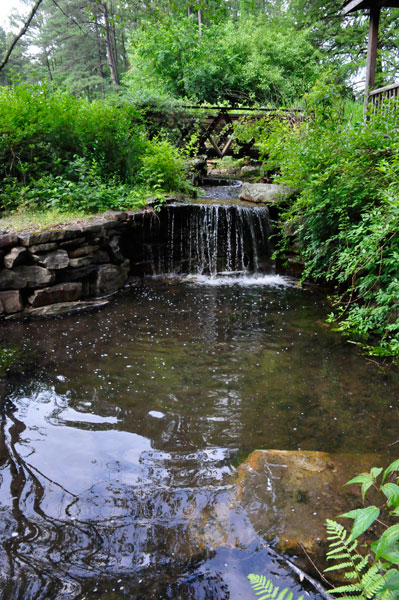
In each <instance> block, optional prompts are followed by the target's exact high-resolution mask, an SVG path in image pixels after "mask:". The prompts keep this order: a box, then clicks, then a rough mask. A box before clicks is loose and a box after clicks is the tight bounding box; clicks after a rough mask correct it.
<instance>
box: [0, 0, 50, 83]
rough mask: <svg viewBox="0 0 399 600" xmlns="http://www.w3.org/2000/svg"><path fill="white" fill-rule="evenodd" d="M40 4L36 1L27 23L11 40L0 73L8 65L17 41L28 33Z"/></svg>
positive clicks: (0, 66) (38, 0)
mask: <svg viewBox="0 0 399 600" xmlns="http://www.w3.org/2000/svg"><path fill="white" fill-rule="evenodd" d="M41 3H42V0H36V2H35V4H34V6H33V8H32V10H31V12H30V15H29V17H28V19H27V21H26V22H25V24H24V26H23V27H22V29H21V31H20V32H19V33H17V35H16V36H15V38H14V39H13V41H12V43H11V45H10V47H9V48H8V50H7V52H6V54H5V56H4V58H3V60H2V62H1V63H0V71H1V70H2V69H4V67H5V66H6V64H7V63H8V60H9V58H10V56H11V53H12V51H13V50H14V48H15V46H16V45H17V43H18V41H19V40H20V39H21V37H22V36H23V35H24V34H25V33H26V32H27V31H28V27H29V25H30V24H31V22H32V19H33V17H34V16H35V14H36V12H37V9H38V8H39V6H40V4H41Z"/></svg>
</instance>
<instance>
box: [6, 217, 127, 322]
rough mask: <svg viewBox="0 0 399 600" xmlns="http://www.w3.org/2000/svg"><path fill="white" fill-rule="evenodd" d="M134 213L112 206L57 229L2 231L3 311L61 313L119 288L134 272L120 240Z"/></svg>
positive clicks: (35, 313)
mask: <svg viewBox="0 0 399 600" xmlns="http://www.w3.org/2000/svg"><path fill="white" fill-rule="evenodd" d="M136 216H137V213H133V212H108V213H104V214H103V215H101V216H100V217H96V218H93V219H90V220H87V221H84V222H81V223H78V224H75V225H68V226H65V227H62V228H59V229H58V228H57V229H52V230H46V231H41V232H33V233H31V232H28V233H21V234H17V233H4V234H3V235H0V317H4V318H11V317H12V318H15V316H17V315H20V316H54V315H58V314H63V313H65V312H71V311H76V310H80V309H83V308H84V307H86V306H87V307H91V306H93V303H92V302H90V301H88V299H90V298H102V297H104V296H108V295H110V294H112V293H114V292H115V291H117V290H119V289H120V288H121V287H122V286H124V285H125V284H126V282H127V281H128V278H129V272H130V260H129V258H127V257H126V256H125V255H124V252H123V247H122V246H123V244H121V240H122V236H123V234H124V232H126V231H127V230H128V229H129V227H130V226H131V224H132V221H133V220H134V218H135V217H136ZM129 281H130V283H137V282H138V278H130V280H129ZM82 300H86V302H82Z"/></svg>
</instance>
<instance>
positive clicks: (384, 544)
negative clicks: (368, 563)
mask: <svg viewBox="0 0 399 600" xmlns="http://www.w3.org/2000/svg"><path fill="white" fill-rule="evenodd" d="M397 540H399V524H397V525H392V527H388V529H386V530H385V531H384V533H383V534H382V536H381V537H380V539H379V542H378V546H377V549H376V553H375V558H376V560H378V559H379V558H380V556H382V555H383V554H384V553H385V552H386V550H388V548H390V546H392V544H394V543H395V542H396V541H397Z"/></svg>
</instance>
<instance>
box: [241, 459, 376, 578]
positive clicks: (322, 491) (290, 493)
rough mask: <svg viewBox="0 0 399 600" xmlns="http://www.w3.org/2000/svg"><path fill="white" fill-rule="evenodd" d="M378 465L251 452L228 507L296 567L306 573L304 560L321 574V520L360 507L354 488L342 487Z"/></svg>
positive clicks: (323, 547)
mask: <svg viewBox="0 0 399 600" xmlns="http://www.w3.org/2000/svg"><path fill="white" fill-rule="evenodd" d="M380 462H381V461H380V460H379V457H378V456H377V455H375V454H366V455H354V454H329V453H326V452H305V451H283V450H256V451H255V452H252V454H250V455H249V457H248V459H247V460H246V461H245V462H243V463H242V464H241V465H240V467H239V468H238V479H237V484H236V492H235V498H234V500H233V505H235V508H236V509H237V508H239V509H241V510H242V511H243V512H245V514H246V516H247V517H248V518H249V520H250V522H251V524H252V526H253V527H254V529H255V531H256V532H257V534H258V535H260V536H262V537H263V538H265V539H267V540H273V541H274V542H275V546H276V548H277V549H278V550H281V551H283V552H286V553H288V554H291V555H297V556H298V555H299V556H301V557H302V558H301V559H300V560H299V561H298V560H297V562H298V564H299V566H301V567H302V568H304V569H305V570H308V571H309V567H310V566H311V565H310V562H309V559H308V557H310V558H311V559H312V560H313V562H314V563H315V564H316V566H317V568H318V569H319V570H320V571H322V570H323V569H324V568H325V567H326V566H327V564H326V561H325V554H326V550H327V543H326V532H325V521H326V519H334V518H335V517H336V516H337V515H338V514H340V513H343V512H346V511H348V510H351V509H353V508H357V507H359V506H361V504H362V502H361V496H360V488H359V486H354V485H351V486H344V484H345V483H346V482H347V481H349V479H351V478H352V477H354V476H355V475H357V474H359V473H361V472H363V471H369V470H370V468H371V467H372V466H378V464H379V463H380ZM349 526H350V522H348V527H349ZM337 574H338V576H339V575H340V574H339V573H337ZM330 578H331V577H330Z"/></svg>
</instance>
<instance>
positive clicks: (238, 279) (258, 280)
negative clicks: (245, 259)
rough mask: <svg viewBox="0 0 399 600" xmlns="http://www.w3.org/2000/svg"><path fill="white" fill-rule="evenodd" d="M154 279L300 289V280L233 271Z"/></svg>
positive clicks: (164, 276) (159, 276)
mask: <svg viewBox="0 0 399 600" xmlns="http://www.w3.org/2000/svg"><path fill="white" fill-rule="evenodd" d="M151 278H152V279H172V280H177V281H182V282H185V283H193V284H196V285H205V286H222V285H240V286H243V287H249V286H264V287H269V288H287V287H298V286H299V284H298V280H297V279H294V278H293V277H287V276H285V275H276V274H260V273H254V274H248V273H244V272H240V271H232V272H231V274H228V272H226V271H224V272H223V273H220V274H217V275H178V274H166V275H155V276H151Z"/></svg>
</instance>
